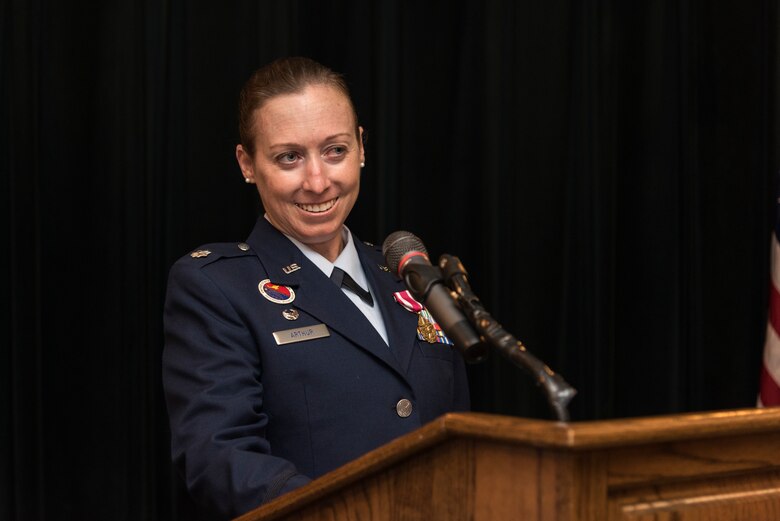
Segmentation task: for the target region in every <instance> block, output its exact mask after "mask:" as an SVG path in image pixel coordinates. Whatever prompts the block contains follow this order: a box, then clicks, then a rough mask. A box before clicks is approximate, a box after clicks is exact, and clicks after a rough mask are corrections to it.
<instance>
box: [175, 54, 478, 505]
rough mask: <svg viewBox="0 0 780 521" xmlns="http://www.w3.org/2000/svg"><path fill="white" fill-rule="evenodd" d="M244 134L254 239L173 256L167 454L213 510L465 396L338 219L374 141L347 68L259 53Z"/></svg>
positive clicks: (438, 341)
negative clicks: (366, 140)
mask: <svg viewBox="0 0 780 521" xmlns="http://www.w3.org/2000/svg"><path fill="white" fill-rule="evenodd" d="M239 132H240V134H241V143H240V144H239V145H238V146H237V147H236V159H237V160H238V164H239V167H240V169H241V173H242V174H243V176H244V179H245V180H246V182H247V183H255V184H256V186H257V191H258V193H259V195H260V199H261V201H262V203H263V207H264V209H265V215H263V216H261V217H260V218H259V219H258V222H257V224H256V226H255V228H254V230H253V231H252V233H251V235H250V236H249V238H248V239H247V240H246V242H242V243H237V244H236V243H230V244H225V243H220V244H209V245H205V246H201V247H199V248H197V249H196V250H195V251H193V252H192V253H190V254H188V255H185V256H184V257H183V258H182V259H180V260H179V261H178V262H177V263H176V264H175V265H174V266H173V268H172V269H171V273H170V277H169V281H168V295H167V300H166V307H165V317H164V318H165V349H164V353H163V384H164V387H165V394H166V401H167V405H168V413H169V417H170V423H171V432H172V442H171V445H172V452H173V460H174V462H175V463H176V465H177V467H178V468H179V470H180V472H181V474H182V476H183V477H184V479H185V481H186V484H187V488H188V489H189V491H190V493H191V494H192V495H193V497H194V498H195V499H196V500H197V501H198V502H200V503H201V504H202V505H204V507H206V509H207V510H208V511H209V512H211V513H212V514H213V515H214V516H215V517H216V518H227V517H231V516H235V515H238V514H241V513H243V512H246V511H248V510H250V509H251V508H253V507H256V506H258V505H260V504H261V503H263V502H265V501H268V500H270V499H272V498H274V497H277V496H279V495H281V494H283V493H285V492H288V491H290V490H293V489H295V488H297V487H300V486H303V485H305V484H306V483H308V482H309V481H310V480H311V479H313V478H317V477H318V476H320V475H322V474H324V473H326V472H328V471H330V470H333V469H334V468H336V467H338V466H340V465H343V464H344V463H346V462H348V461H349V460H351V459H354V458H356V457H358V456H360V455H362V454H364V453H366V452H368V451H370V450H372V449H374V448H376V447H378V446H379V445H382V444H384V443H386V442H388V441H390V440H392V439H393V438H395V437H398V436H401V435H403V434H406V433H408V432H410V431H412V430H414V429H416V428H418V427H420V426H421V425H423V424H424V423H426V422H429V421H431V420H433V419H435V418H436V417H438V416H440V415H441V414H444V413H446V412H449V411H457V410H466V409H468V407H469V395H468V385H467V382H466V376H465V370H464V367H463V361H462V358H461V357H460V356H458V355H457V354H456V353H454V352H453V350H452V348H451V346H450V345H449V344H448V343H447V342H448V340H447V339H446V337H444V338H438V337H437V338H434V339H429V338H430V337H424V336H423V335H422V334H421V333H420V330H419V326H420V322H419V321H420V316H418V313H415V312H411V311H408V310H407V308H405V307H403V306H402V305H400V304H399V303H398V301H397V299H398V298H400V297H399V296H398V295H399V294H400V293H401V292H403V291H404V290H405V288H404V285H403V282H402V281H401V280H400V279H399V278H397V277H396V276H394V275H392V274H391V273H390V272H389V270H388V269H387V268H386V267H385V266H384V259H383V257H382V254H381V252H380V251H379V249H377V248H374V247H370V246H367V245H366V244H364V243H362V242H360V241H359V240H357V238H356V237H354V236H353V235H352V233H351V232H350V231H349V229H347V227H346V226H345V225H344V222H345V221H346V219H347V217H348V216H349V213H350V211H351V210H352V207H353V206H354V204H355V201H356V200H357V197H358V193H359V190H360V172H361V168H362V167H363V166H364V161H365V150H364V147H363V142H362V135H363V129H362V128H361V127H360V126H359V124H358V120H357V114H356V112H355V109H354V106H353V103H352V101H351V99H350V96H349V91H348V90H347V87H346V84H345V83H344V81H343V79H342V78H341V76H339V75H338V74H336V73H334V72H333V71H331V70H329V69H327V68H326V67H324V66H322V65H320V64H319V63H316V62H314V61H312V60H309V59H306V58H286V59H282V60H278V61H276V62H273V63H271V64H270V65H267V66H266V67H263V68H262V69H260V70H258V71H257V72H255V74H253V75H252V77H251V78H250V79H249V81H248V82H247V83H246V85H245V86H244V88H243V90H242V92H241V97H240V103H239ZM427 338H428V339H427ZM426 343H430V344H431V345H424V344H426ZM432 351H435V353H433V356H432Z"/></svg>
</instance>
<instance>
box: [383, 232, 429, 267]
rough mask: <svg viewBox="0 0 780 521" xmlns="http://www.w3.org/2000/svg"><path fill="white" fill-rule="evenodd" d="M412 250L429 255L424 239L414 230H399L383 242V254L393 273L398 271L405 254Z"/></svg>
mask: <svg viewBox="0 0 780 521" xmlns="http://www.w3.org/2000/svg"><path fill="white" fill-rule="evenodd" d="M412 251H418V252H420V253H424V254H425V255H426V257H427V256H428V250H426V249H425V245H423V243H422V241H421V240H420V238H419V237H417V236H416V235H415V234H413V233H412V232H407V231H403V230H398V231H397V232H393V233H391V234H390V235H388V236H387V238H386V239H385V242H383V243H382V255H384V256H385V262H387V267H388V268H390V271H392V272H393V273H398V265H399V264H400V262H401V259H403V258H404V256H405V255H406V254H407V253H409V252H412Z"/></svg>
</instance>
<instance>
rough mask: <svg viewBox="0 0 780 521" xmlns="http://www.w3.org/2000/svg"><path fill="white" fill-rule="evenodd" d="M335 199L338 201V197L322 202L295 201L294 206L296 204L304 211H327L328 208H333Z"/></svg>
mask: <svg viewBox="0 0 780 521" xmlns="http://www.w3.org/2000/svg"><path fill="white" fill-rule="evenodd" d="M336 201H338V197H336V198H334V199H331V200H330V201H325V202H324V203H317V204H303V203H295V206H297V207H298V208H300V209H301V210H304V211H306V212H311V213H322V212H327V211H328V210H330V209H331V208H333V206H334V205H335V204H336Z"/></svg>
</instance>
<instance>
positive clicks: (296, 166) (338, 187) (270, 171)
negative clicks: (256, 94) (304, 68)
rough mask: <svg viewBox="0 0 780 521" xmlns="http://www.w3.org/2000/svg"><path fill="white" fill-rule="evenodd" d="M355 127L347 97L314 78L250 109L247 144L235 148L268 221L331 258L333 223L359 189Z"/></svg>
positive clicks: (337, 243)
mask: <svg viewBox="0 0 780 521" xmlns="http://www.w3.org/2000/svg"><path fill="white" fill-rule="evenodd" d="M356 126H357V122H356V121H355V114H354V110H352V104H351V103H350V102H349V98H348V97H347V96H346V95H345V94H344V93H343V92H342V91H341V90H339V89H337V88H335V87H333V86H330V85H327V84H322V85H318V84H314V85H309V86H307V87H305V88H304V90H303V91H302V92H298V93H292V94H286V95H279V96H276V97H274V98H273V99H270V100H268V101H267V102H266V103H265V104H263V106H261V107H260V108H258V109H255V115H254V118H253V124H252V128H253V129H254V133H253V136H250V139H253V140H254V141H253V145H254V146H253V147H245V146H244V145H243V144H240V145H238V146H237V147H236V158H237V159H238V163H239V165H240V166H241V171H242V172H243V174H244V178H245V179H246V180H247V181H248V182H253V183H256V184H257V191H258V192H259V193H260V199H261V200H262V202H263V207H264V208H265V211H266V215H267V218H268V220H269V222H270V223H271V224H272V225H273V226H274V227H275V228H276V229H277V230H279V231H281V232H282V233H284V234H286V235H289V236H291V237H293V238H295V239H297V240H299V241H300V242H302V243H303V244H306V245H307V246H309V247H311V248H312V249H313V250H315V251H316V252H317V253H319V254H321V255H322V256H323V257H325V258H326V259H328V260H329V261H331V262H333V261H335V260H336V257H338V255H339V253H341V250H342V247H343V243H342V237H341V233H340V232H341V227H342V225H343V224H344V221H345V220H346V218H347V216H348V215H349V212H350V211H351V210H352V207H353V206H354V204H355V200H356V199H357V196H358V191H359V189H360V167H361V165H362V164H364V161H365V155H364V154H365V153H364V150H363V143H362V140H361V137H362V133H363V129H362V128H360V127H357V128H358V131H357V132H353V129H354V128H355V127H356ZM251 149H254V151H255V152H254V154H250V153H249V150H251Z"/></svg>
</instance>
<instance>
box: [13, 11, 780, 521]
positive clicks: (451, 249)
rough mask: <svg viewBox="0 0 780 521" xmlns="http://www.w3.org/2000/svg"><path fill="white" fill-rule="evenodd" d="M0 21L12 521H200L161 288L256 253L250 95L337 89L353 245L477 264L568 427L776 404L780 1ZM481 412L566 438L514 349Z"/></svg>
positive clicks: (479, 286) (92, 15)
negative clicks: (548, 424) (351, 168)
mask: <svg viewBox="0 0 780 521" xmlns="http://www.w3.org/2000/svg"><path fill="white" fill-rule="evenodd" d="M455 5H456V4H452V3H451V2H411V1H389V0H388V1H376V2H367V1H364V0H342V1H332V2H326V1H322V2H320V1H304V0H298V1H285V2H282V1H279V2H252V1H223V2H203V1H195V2H191V1H186V0H163V1H159V0H157V1H151V0H145V1H139V2H126V1H119V0H106V1H104V2H86V1H84V0H73V1H70V2H54V1H45V0H3V1H2V2H0V94H2V95H1V96H0V99H2V105H0V122H1V123H2V124H1V125H0V165H2V182H3V189H2V190H0V201H1V205H2V217H0V219H2V227H0V245H3V249H4V251H2V252H1V253H0V273H2V278H0V294H2V295H4V297H3V299H2V310H1V311H2V312H1V313H0V317H2V318H1V320H2V322H1V323H0V326H1V327H2V331H3V333H2V337H3V342H2V363H1V365H0V389H1V390H0V462H2V467H1V469H0V472H1V473H0V519H3V520H5V519H8V520H20V521H21V520H24V521H29V520H44V519H57V520H70V519H73V520H83V519H101V520H107V519H117V520H155V519H159V520H166V519H189V518H193V517H195V513H194V511H193V510H192V507H191V505H190V503H189V501H188V500H187V499H186V498H185V496H184V495H183V493H182V486H181V483H180V481H179V479H178V477H177V476H176V475H175V473H174V472H173V471H172V469H171V465H170V463H169V454H168V431H167V417H166V413H165V408H164V404H163V400H162V396H161V384H160V370H159V366H160V355H161V350H162V334H161V314H162V303H163V298H164V291H165V283H166V276H167V270H168V268H169V267H170V265H171V264H172V262H173V261H174V260H175V259H176V258H178V257H179V256H181V255H183V254H184V253H186V252H188V251H190V250H191V249H193V248H195V247H196V246H198V245H199V244H202V243H205V242H211V241H239V240H242V239H243V238H245V236H246V235H247V234H248V232H249V230H250V229H251V227H252V225H253V223H254V220H255V218H256V216H257V215H258V213H259V212H260V208H259V203H258V201H257V197H256V194H255V192H254V187H247V186H245V185H244V183H243V182H242V179H241V175H240V172H239V169H238V167H237V166H236V163H235V159H234V146H235V143H236V142H237V131H236V116H235V106H236V100H237V94H238V91H239V89H240V86H241V84H242V83H243V81H244V80H245V79H246V78H247V77H248V75H249V74H250V73H251V71H253V70H254V69H255V68H256V67H258V66H259V65H261V64H263V63H266V62H267V61H270V60H271V59H273V58H276V57H278V56H281V55H289V54H295V55H307V56H310V57H313V58H315V59H317V60H320V61H322V62H323V63H325V64H327V65H329V66H331V67H333V68H334V69H336V70H338V71H341V72H343V73H344V74H345V75H346V77H347V79H348V82H349V84H350V85H351V87H352V89H353V93H354V97H355V100H356V104H357V109H358V112H359V114H360V119H361V122H362V124H363V126H364V127H365V128H366V133H367V137H368V142H367V152H366V156H367V166H366V168H365V169H364V171H363V186H362V193H361V197H360V200H359V202H358V204H357V206H356V207H355V209H354V211H353V213H352V216H351V217H350V219H349V221H348V225H349V226H350V227H351V228H352V229H353V230H354V231H356V232H357V233H358V234H359V236H360V237H362V238H363V239H365V240H369V241H372V242H376V243H381V241H382V240H383V239H384V237H385V236H386V235H387V234H388V233H389V232H391V231H394V230H397V229H407V230H410V231H412V232H414V233H415V234H417V235H418V236H419V237H421V238H422V239H423V241H424V242H425V243H426V245H427V247H428V250H429V251H430V252H431V253H432V254H433V256H435V257H438V255H440V254H442V253H451V254H454V255H458V256H459V257H460V258H461V259H462V261H463V263H464V264H465V266H466V267H467V268H468V270H469V271H470V274H471V279H470V280H471V283H472V286H473V288H474V290H475V291H476V293H477V294H478V295H479V296H480V297H481V299H482V301H483V302H484V304H485V305H486V307H487V308H488V310H490V311H491V312H492V314H493V315H494V316H495V317H496V318H498V319H499V320H500V321H501V322H502V324H503V325H504V326H505V328H506V329H507V330H509V331H510V332H512V333H514V334H515V335H516V336H517V337H519V338H520V339H521V340H523V341H524V343H525V344H526V345H527V346H528V348H529V349H530V350H531V351H532V352H534V353H535V354H536V355H537V356H538V357H539V358H541V359H542V360H544V361H546V362H547V363H548V364H550V365H551V366H552V367H553V368H554V369H556V370H558V371H559V372H561V373H562V374H563V375H564V376H565V377H566V379H567V380H568V381H569V382H571V383H572V384H573V385H574V386H575V387H577V389H579V394H578V396H577V397H576V398H575V400H574V401H573V402H572V406H571V412H572V416H573V419H575V420H580V419H597V418H612V417H624V416H640V415H650V414H665V413H674V412H680V411H696V410H711V409H723V408H732V407H749V406H752V405H754V403H755V397H756V392H757V384H758V374H759V367H760V361H761V352H762V343H763V336H764V330H765V321H766V310H765V308H766V301H767V291H766V290H767V288H768V264H769V263H768V261H769V247H768V246H769V236H770V235H769V234H770V230H771V228H772V226H773V224H774V203H775V188H776V187H775V185H776V183H775V173H776V172H777V171H778V169H780V154H779V153H778V121H779V120H780V117H779V116H778V108H779V107H780V103H778V102H779V101H780V96H779V95H778V87H779V86H780V85H779V83H778V79H779V77H780V76H779V75H780V62H779V61H778V56H779V54H778V43H779V40H778V26H779V21H780V19H779V18H778V9H777V3H776V1H773V0H756V1H754V2H744V1H740V2H737V1H731V2H715V3H713V2H705V1H702V0H667V1H663V0H654V1H648V2H624V1H620V0H592V1H585V2H533V1H526V0H518V1H516V0H493V1H488V2H479V1H476V0H474V1H467V2H465V4H464V5H463V7H462V8H459V9H456V8H455V7H454V6H455ZM470 378H471V385H472V395H473V405H474V409H475V410H479V411H488V412H493V413H500V414H508V415H517V416H529V417H539V418H550V417H551V415H550V413H549V411H548V409H547V406H546V405H545V403H544V400H543V398H542V395H541V393H540V391H539V389H537V388H536V387H535V386H534V385H533V382H532V381H531V379H530V378H529V377H528V376H527V375H526V374H524V373H523V372H521V371H520V370H519V369H517V368H515V367H514V366H511V365H510V364H508V363H507V362H505V361H504V360H503V359H501V358H499V357H498V356H493V357H492V358H491V359H490V360H489V361H488V362H486V363H484V364H482V365H478V366H474V367H471V368H470Z"/></svg>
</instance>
